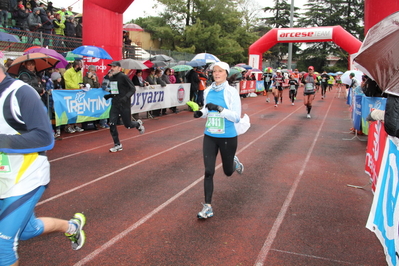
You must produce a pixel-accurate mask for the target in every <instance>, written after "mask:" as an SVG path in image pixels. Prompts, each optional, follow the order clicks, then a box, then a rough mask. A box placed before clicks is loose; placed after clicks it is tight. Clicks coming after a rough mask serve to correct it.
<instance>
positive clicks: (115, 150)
mask: <svg viewBox="0 0 399 266" xmlns="http://www.w3.org/2000/svg"><path fill="white" fill-rule="evenodd" d="M122 150H123V148H122V144H119V145H115V146H114V147H112V148H111V149H109V151H110V152H118V151H122Z"/></svg>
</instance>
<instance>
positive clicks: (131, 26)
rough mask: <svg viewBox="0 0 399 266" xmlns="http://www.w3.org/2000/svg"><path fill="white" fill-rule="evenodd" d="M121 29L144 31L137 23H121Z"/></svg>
mask: <svg viewBox="0 0 399 266" xmlns="http://www.w3.org/2000/svg"><path fill="white" fill-rule="evenodd" d="M123 30H127V31H144V29H143V28H142V27H140V26H139V25H137V24H134V23H129V24H125V25H123Z"/></svg>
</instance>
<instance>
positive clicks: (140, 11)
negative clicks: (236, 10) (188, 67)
mask: <svg viewBox="0 0 399 266" xmlns="http://www.w3.org/2000/svg"><path fill="white" fill-rule="evenodd" d="M83 1H84V0H51V2H53V6H55V7H68V6H70V5H72V6H73V11H74V12H78V13H82V11H83ZM256 1H257V2H258V3H259V6H260V7H265V6H270V5H273V4H274V3H273V2H272V1H270V0H267V1H265V0H256ZM44 2H45V1H44ZM289 3H291V1H289ZM305 3H307V0H294V5H295V6H296V7H301V6H303V4H305ZM156 4H157V1H155V0H134V1H133V3H132V4H131V5H130V6H129V8H128V9H127V10H126V11H125V13H124V14H123V22H124V23H126V22H128V21H130V20H132V19H136V18H139V17H146V16H156V15H157V14H158V13H157V10H156V9H153V6H154V5H156Z"/></svg>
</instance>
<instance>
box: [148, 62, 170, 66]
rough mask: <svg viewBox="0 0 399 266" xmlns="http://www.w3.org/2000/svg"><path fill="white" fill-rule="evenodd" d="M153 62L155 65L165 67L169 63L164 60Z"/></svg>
mask: <svg viewBox="0 0 399 266" xmlns="http://www.w3.org/2000/svg"><path fill="white" fill-rule="evenodd" d="M151 62H152V63H153V65H152V66H153V67H164V66H167V65H168V64H167V63H166V62H164V61H151Z"/></svg>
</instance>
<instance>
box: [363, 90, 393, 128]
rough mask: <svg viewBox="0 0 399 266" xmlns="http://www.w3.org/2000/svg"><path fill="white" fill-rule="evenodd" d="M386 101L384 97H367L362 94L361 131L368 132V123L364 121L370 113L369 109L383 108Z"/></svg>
mask: <svg viewBox="0 0 399 266" xmlns="http://www.w3.org/2000/svg"><path fill="white" fill-rule="evenodd" d="M386 103H387V99H386V98H382V97H367V96H363V99H362V132H363V134H366V135H368V134H369V123H368V122H367V121H366V118H367V116H368V115H369V114H370V112H371V109H378V110H385V105H386Z"/></svg>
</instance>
